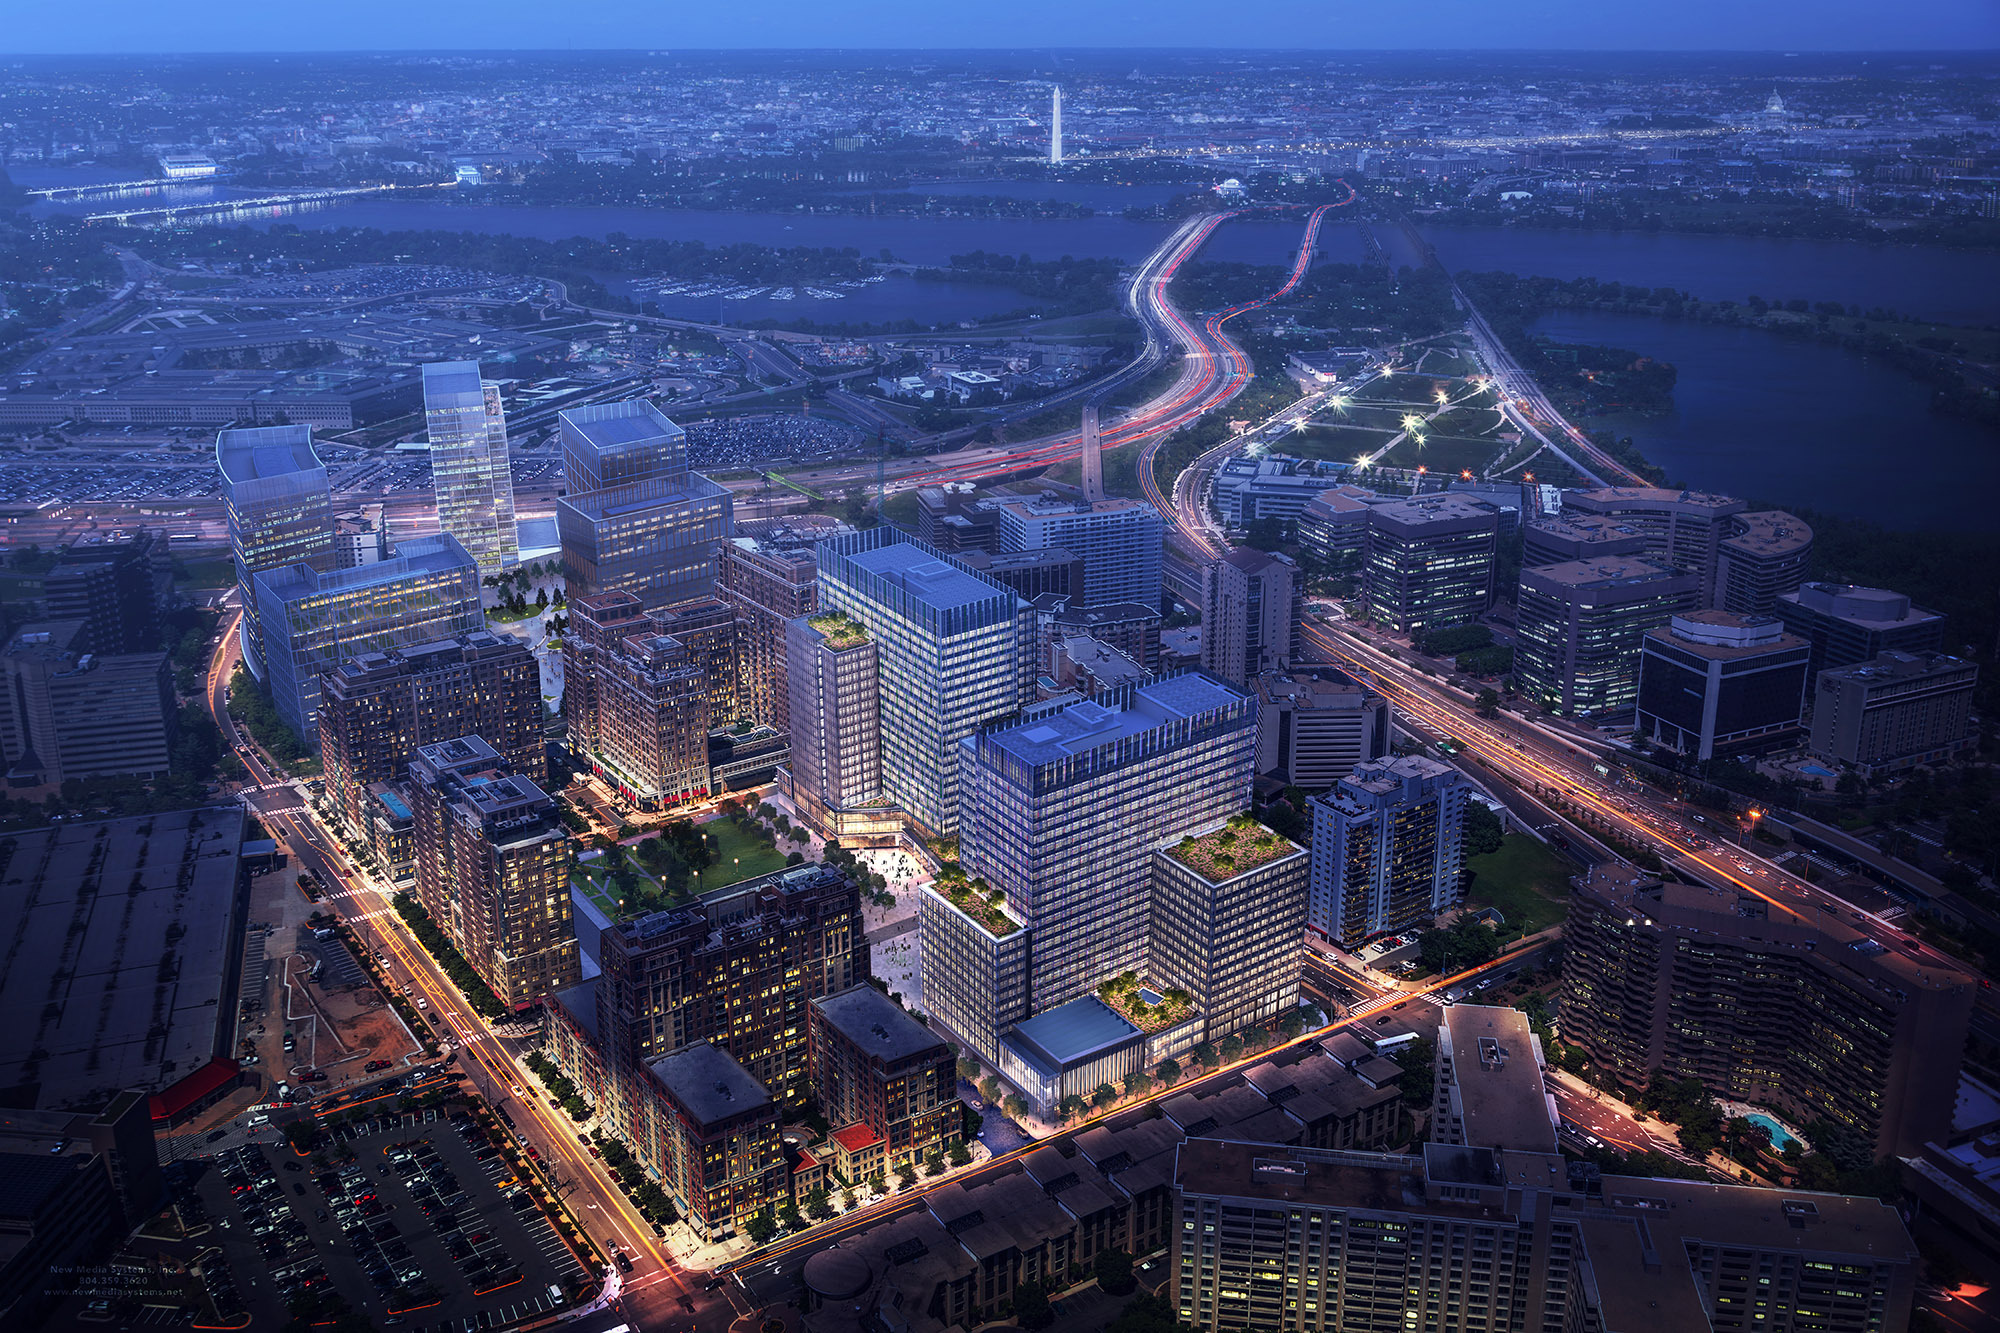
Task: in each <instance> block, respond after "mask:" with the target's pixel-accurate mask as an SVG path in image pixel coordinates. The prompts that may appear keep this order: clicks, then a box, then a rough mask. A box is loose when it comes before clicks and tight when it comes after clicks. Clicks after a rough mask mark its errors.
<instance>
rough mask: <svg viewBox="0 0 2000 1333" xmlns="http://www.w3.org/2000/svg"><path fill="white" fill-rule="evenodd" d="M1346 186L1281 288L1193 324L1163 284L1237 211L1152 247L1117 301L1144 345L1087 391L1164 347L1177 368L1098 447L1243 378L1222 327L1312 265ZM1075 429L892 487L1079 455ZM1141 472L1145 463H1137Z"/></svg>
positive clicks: (1205, 219)
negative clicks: (1329, 217)
mask: <svg viewBox="0 0 2000 1333" xmlns="http://www.w3.org/2000/svg"><path fill="white" fill-rule="evenodd" d="M1354 198H1355V196H1354V192H1353V191H1352V189H1350V190H1349V191H1348V197H1347V198H1346V199H1345V200H1343V201H1341V203H1339V204H1322V205H1320V206H1319V207H1318V208H1315V209H1314V210H1313V211H1312V213H1311V214H1310V216H1309V217H1308V219H1307V221H1306V235H1305V240H1304V242H1303V243H1302V244H1301V245H1300V247H1299V255H1298V258H1297V260H1296V261H1295V262H1294V264H1293V267H1292V273H1291V276H1290V278H1289V279H1288V280H1287V281H1286V282H1285V284H1284V286H1283V287H1281V288H1279V289H1278V291H1276V292H1274V293H1272V294H1271V295H1270V296H1267V297H1263V298H1261V299H1260V300H1257V301H1250V302H1246V303H1244V304H1242V305H1240V306H1235V307H1231V308H1230V309H1228V310H1222V311H1218V312H1216V313H1215V314H1212V315H1209V316H1207V317H1206V318H1205V319H1204V320H1203V321H1202V322H1201V324H1199V325H1197V324H1194V323H1191V322H1190V321H1189V320H1188V318H1187V317H1186V316H1185V315H1183V314H1182V313H1181V312H1180V310H1179V308H1177V307H1176V306H1175V305H1174V303H1173V301H1172V300H1171V299H1170V298H1169V297H1168V294H1167V289H1168V288H1169V286H1171V284H1172V283H1173V280H1174V276H1175V275H1176V274H1177V273H1179V272H1180V269H1181V266H1182V265H1184V264H1185V263H1187V261H1188V260H1189V259H1191V258H1193V257H1194V255H1195V253H1196V252H1197V251H1199V250H1200V249H1201V247H1202V245H1203V244H1205V243H1206V242H1207V240H1208V238H1209V237H1210V236H1212V235H1214V234H1215V230H1216V228H1217V227H1219V226H1221V225H1222V224H1223V223H1224V222H1226V221H1228V220H1229V219H1230V218H1233V217H1238V216H1240V215H1241V214H1240V213H1239V212H1238V211H1229V212H1223V213H1207V214H1202V215H1200V216H1198V217H1193V218H1189V219H1188V220H1187V221H1186V222H1184V223H1182V224H1181V225H1180V226H1179V227H1177V228H1176V229H1175V230H1174V232H1173V234H1172V235H1170V236H1169V237H1168V238H1167V239H1166V241H1165V242H1163V243H1162V244H1161V246H1160V248H1159V249H1157V250H1155V251H1154V252H1153V253H1152V254H1151V255H1148V256H1147V257H1146V260H1145V262H1144V263H1142V264H1140V266H1139V267H1138V268H1137V269H1136V270H1135V271H1134V272H1133V274H1132V278H1131V280H1130V282H1128V283H1127V284H1126V289H1125V294H1124V304H1125V306H1126V308H1127V309H1128V310H1130V311H1131V313H1132V315H1133V316H1134V317H1135V318H1136V319H1137V320H1138V321H1139V324H1140V327H1141V329H1143V330H1144V333H1145V339H1146V341H1145V345H1144V347H1143V348H1142V349H1141V351H1140V354H1139V356H1138V357H1136V358H1134V360H1133V362H1132V364H1131V365H1130V366H1128V367H1127V368H1126V369H1125V370H1123V371H1121V372H1119V374H1118V375H1117V376H1116V377H1114V381H1108V382H1106V383H1104V384H1100V385H1099V386H1097V388H1096V391H1095V394H1094V396H1096V397H1098V398H1100V399H1101V398H1102V397H1103V396H1104V395H1106V394H1108V393H1110V392H1111V391H1112V390H1114V389H1115V388H1116V387H1117V385H1118V384H1120V383H1125V382H1128V381H1129V380H1132V379H1138V378H1141V377H1143V376H1144V375H1146V374H1149V373H1151V371H1152V370H1153V369H1154V368H1156V367H1158V366H1160V365H1162V364H1164V363H1165V361H1166V359H1167V357H1168V355H1169V354H1170V349H1171V350H1178V351H1179V353H1180V356H1181V361H1180V370H1179V373H1178V374H1177V375H1176V376H1175V377H1174V382H1173V383H1172V384H1171V385H1169V386H1168V387H1167V388H1166V389H1165V390H1164V391H1163V392H1162V393H1160V394H1159V395H1158V396H1157V397H1155V398H1153V399H1152V400H1150V401H1149V402H1147V403H1145V404H1143V405H1142V406H1140V407H1138V408H1135V409H1134V410H1133V411H1132V412H1130V413H1129V414H1127V415H1125V416H1124V417H1121V418H1117V419H1115V420H1111V421H1107V422H1106V423H1105V426H1104V429H1103V432H1102V435H1101V440H1102V443H1103V445H1104V447H1105V448H1106V449H1113V448H1116V447H1118V446H1120V445H1125V444H1133V443H1140V442H1144V441H1149V440H1159V439H1164V438H1165V437H1166V436H1167V435H1170V434H1171V433H1172V432H1174V431H1175V430H1178V429H1179V428H1180V427H1182V426H1185V425H1188V424H1189V423H1191V422H1193V421H1194V420H1195V419H1197V418H1198V417H1200V416H1201V415H1203V414H1204V413H1206V412H1208V411H1210V410H1212V409H1214V408H1216V407H1220V406H1221V405H1222V404H1224V403H1227V402H1228V401H1230V400H1231V399H1232V398H1234V397H1236V395H1237V394H1239V393H1241V392H1243V389H1244V387H1245V386H1247V385H1248V384H1249V383H1250V377H1251V373H1252V367H1251V365H1250V359H1249V357H1247V356H1246V355H1244V353H1243V349H1242V348H1241V347H1238V346H1237V345H1236V344H1235V343H1234V342H1232V341H1230V339H1229V338H1228V337H1226V336H1225V335H1224V334H1223V333H1222V325H1223V324H1224V323H1225V322H1226V321H1228V320H1230V319H1233V318H1235V317H1236V316H1237V315H1240V314H1242V313H1244V312H1245V311H1249V310H1255V309H1258V308H1260V307H1262V306H1264V305H1268V304H1269V303H1270V302H1272V301H1275V300H1278V299H1280V298H1281V297H1283V296H1284V295H1286V294H1288V293H1290V292H1291V291H1292V290H1293V289H1294V288H1295V287H1296V286H1297V285H1298V283H1299V281H1300V279H1302V278H1303V277H1304V276H1305V272H1306V269H1307V267H1308V266H1309V265H1310V264H1311V262H1312V252H1313V245H1314V243H1315V241H1316V240H1317V239H1318V236H1319V229H1320V224H1321V222H1322V220H1323V219H1324V218H1325V216H1326V214H1327V213H1328V212H1330V211H1331V210H1333V209H1335V208H1340V207H1344V206H1345V205H1346V204H1348V203H1351V202H1353V200H1354ZM1082 448H1083V435H1082V432H1081V430H1065V431H1061V432H1058V433H1057V434H1054V435H1049V436H1045V437H1043V438H1041V439H1038V440H1029V441H1024V442H1022V443H1020V444H1016V445H1009V446H1004V447H1000V448H994V449H979V450H967V451H963V452H960V453H954V454H952V455H950V456H949V458H948V459H946V460H945V461H941V462H938V463H937V464H936V465H935V466H933V467H931V468H928V469H925V470H922V471H918V472H912V473H908V474H906V475H904V476H902V477H900V478H898V479H897V480H896V482H895V483H894V485H893V487H892V489H895V490H908V489H910V488H912V487H916V486H933V485H937V484H939V483H941V482H947V481H980V480H986V479H990V478H994V477H1001V476H1006V475H1009V474H1011V473H1016V472H1026V471H1031V470H1034V469H1037V468H1043V467H1048V466H1051V465H1053V464H1056V463H1064V462H1068V461H1069V460H1070V459H1073V458H1075V457H1077V456H1078V454H1079V453H1081V452H1082ZM1140 466H1141V469H1142V470H1144V469H1145V468H1146V467H1147V466H1148V463H1147V460H1144V459H1142V460H1141V464H1140Z"/></svg>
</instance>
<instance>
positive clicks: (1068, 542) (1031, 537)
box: [989, 494, 1166, 606]
mask: <svg viewBox="0 0 2000 1333" xmlns="http://www.w3.org/2000/svg"><path fill="white" fill-rule="evenodd" d="M989 503H990V504H991V505H992V507H993V509H994V510H995V512H996V513H997V514H998V516H999V518H998V523H999V529H998V533H999V540H998V544H997V547H996V550H997V552H999V553H1014V552H1024V551H1045V550H1049V549H1051V548H1054V547H1060V548H1062V549H1063V550H1066V551H1069V552H1072V553H1073V554H1074V555H1075V556H1076V557H1077V558H1078V559H1080V560H1081V561H1083V597H1082V598H1081V599H1079V602H1080V604H1087V605H1096V604H1097V603H1100V602H1139V603H1141V604H1143V605H1146V606H1157V605H1159V601H1160V562H1161V558H1162V546H1161V543H1162V542H1163V541H1165V539H1166V524H1165V520H1163V519H1162V518H1161V517H1160V512H1159V510H1157V509H1155V508H1153V506H1152V505H1150V504H1147V503H1146V502H1144V501H1142V500H1096V501H1091V500H1078V499H1068V498H1065V497H1062V496H1057V495H1053V494H1045V495H1040V496H1036V497H1035V498H1033V499H1020V500H998V501H991V502H989Z"/></svg>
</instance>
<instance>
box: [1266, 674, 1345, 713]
mask: <svg viewBox="0 0 2000 1333" xmlns="http://www.w3.org/2000/svg"><path fill="white" fill-rule="evenodd" d="M1253 683H1254V684H1255V685H1256V687H1257V698H1258V700H1259V701H1260V702H1262V703H1266V704H1272V703H1280V702H1283V703H1288V704H1290V705H1291V706H1292V707H1294V708H1303V709H1321V710H1326V711H1330V712H1339V713H1352V712H1354V711H1355V710H1356V709H1358V708H1360V707H1361V706H1362V705H1363V704H1365V703H1366V702H1367V701H1368V700H1369V699H1370V698H1371V697H1373V691H1371V690H1369V689H1368V688H1367V687H1366V686H1363V685H1360V684H1358V683H1356V682H1355V681H1353V680H1350V679H1349V678H1348V677H1347V676H1346V675H1344V674H1342V673H1341V672H1339V671H1337V670H1335V669H1334V668H1333V667H1324V668H1320V669H1318V670H1314V671H1311V672H1307V671H1302V670H1298V669H1294V670H1292V671H1290V672H1288V673H1286V674H1284V675H1276V674H1271V673H1266V674H1265V675H1262V676H1259V677H1257V679H1256V680H1255V682H1253Z"/></svg>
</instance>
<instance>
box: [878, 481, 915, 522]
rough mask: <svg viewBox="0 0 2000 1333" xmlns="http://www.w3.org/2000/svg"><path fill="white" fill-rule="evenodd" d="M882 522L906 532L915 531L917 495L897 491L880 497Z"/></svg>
mask: <svg viewBox="0 0 2000 1333" xmlns="http://www.w3.org/2000/svg"><path fill="white" fill-rule="evenodd" d="M882 521H883V522H884V523H894V524H895V525H896V526H897V527H899V528H902V529H903V530H904V531H906V532H915V531H916V530H917V493H916V492H915V491H899V492H897V493H896V494H895V495H886V496H883V497H882Z"/></svg>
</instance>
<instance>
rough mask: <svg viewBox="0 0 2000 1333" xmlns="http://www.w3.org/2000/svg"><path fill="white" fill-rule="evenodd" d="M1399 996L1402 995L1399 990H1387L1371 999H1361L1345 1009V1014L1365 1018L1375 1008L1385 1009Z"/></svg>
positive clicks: (1374, 1010)
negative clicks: (1358, 1002)
mask: <svg viewBox="0 0 2000 1333" xmlns="http://www.w3.org/2000/svg"><path fill="white" fill-rule="evenodd" d="M1401 998H1402V996H1401V993H1400V992H1397V991H1389V992H1387V993H1385V994H1382V995H1377V996H1376V997H1375V998H1374V999H1372V1000H1363V1001H1362V1002H1361V1003H1360V1004H1357V1005H1355V1006H1354V1007H1353V1008H1351V1009H1349V1010H1348V1011H1347V1016H1348V1017H1349V1018H1366V1017H1367V1016H1368V1015H1369V1014H1372V1013H1374V1012H1376V1011H1377V1010H1380V1009H1387V1008H1388V1007H1389V1006H1390V1005H1392V1004H1394V1003H1395V1002H1396V1001H1397V1000H1399V999H1401Z"/></svg>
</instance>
